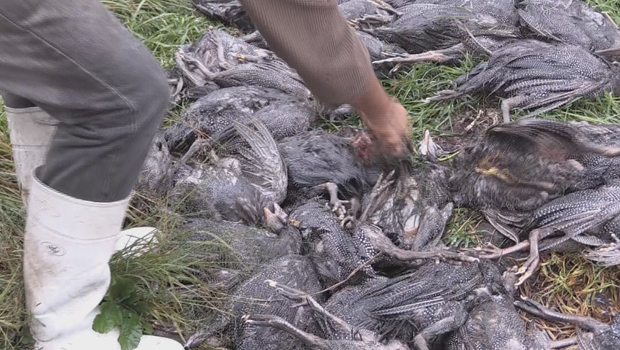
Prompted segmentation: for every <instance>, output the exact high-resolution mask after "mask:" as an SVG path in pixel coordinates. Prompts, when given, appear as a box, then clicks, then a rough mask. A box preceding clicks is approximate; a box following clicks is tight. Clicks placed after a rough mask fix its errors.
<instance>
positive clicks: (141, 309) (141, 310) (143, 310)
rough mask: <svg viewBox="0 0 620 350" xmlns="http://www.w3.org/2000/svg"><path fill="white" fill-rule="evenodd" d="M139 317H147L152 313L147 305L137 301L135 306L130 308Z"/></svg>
mask: <svg viewBox="0 0 620 350" xmlns="http://www.w3.org/2000/svg"><path fill="white" fill-rule="evenodd" d="M131 308H132V309H134V310H135V311H136V312H137V313H138V314H139V315H149V314H150V313H151V311H152V308H151V306H150V305H149V304H147V303H145V302H143V301H139V302H137V303H136V304H135V305H132V306H131Z"/></svg>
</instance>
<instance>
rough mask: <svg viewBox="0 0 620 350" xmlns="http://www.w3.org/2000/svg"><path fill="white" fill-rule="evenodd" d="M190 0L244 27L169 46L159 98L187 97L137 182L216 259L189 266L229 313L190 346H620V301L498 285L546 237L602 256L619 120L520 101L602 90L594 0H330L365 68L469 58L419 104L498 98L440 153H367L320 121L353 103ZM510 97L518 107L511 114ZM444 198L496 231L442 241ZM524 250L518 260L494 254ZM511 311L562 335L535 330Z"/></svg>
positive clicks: (213, 3) (613, 194) (531, 267)
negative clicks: (485, 122)
mask: <svg viewBox="0 0 620 350" xmlns="http://www.w3.org/2000/svg"><path fill="white" fill-rule="evenodd" d="M194 3H195V5H196V7H197V8H198V9H199V10H200V11H201V12H202V13H204V14H205V15H206V16H208V17H209V18H212V19H215V20H219V21H221V22H224V23H225V24H227V25H229V26H233V27H236V28H237V29H238V30H240V31H242V32H243V35H242V36H233V35H231V34H230V33H228V32H227V31H225V30H222V29H213V28H211V29H209V30H208V31H207V32H206V33H205V34H204V36H203V37H202V38H201V39H200V40H199V41H197V42H196V43H194V44H192V45H183V46H181V47H180V48H179V50H178V52H177V54H176V63H177V64H176V67H175V69H173V70H171V71H170V83H171V92H172V98H173V101H172V103H175V104H176V103H184V104H187V105H188V107H187V108H185V109H184V110H183V111H182V113H181V115H180V118H179V120H178V121H176V122H175V123H174V124H173V125H172V126H170V127H168V128H166V129H165V130H162V131H161V133H159V134H158V135H157V136H156V139H155V142H154V143H153V147H152V149H151V151H150V153H149V155H148V157H147V161H146V163H145V165H144V170H143V172H142V174H141V177H140V180H139V182H138V184H137V186H136V189H137V190H138V191H142V192H144V193H148V194H149V195H151V196H159V197H161V198H166V203H167V205H168V206H169V210H171V211H173V212H175V213H178V214H180V215H181V216H182V217H184V221H183V224H182V226H181V231H183V232H185V233H187V234H186V235H183V238H182V239H179V240H178V244H180V245H183V246H184V249H187V251H188V252H190V253H191V254H195V255H196V256H197V257H203V256H204V259H214V260H217V261H222V260H226V261H227V263H229V265H227V266H228V267H227V268H226V269H217V270H216V271H204V273H203V274H201V276H200V277H201V278H203V279H204V281H206V282H207V283H209V284H211V285H213V286H218V287H219V288H222V289H223V290H224V292H225V293H226V294H227V295H229V298H228V301H227V308H224V309H225V310H227V312H226V313H223V314H222V315H221V316H219V318H218V319H217V320H216V321H214V322H212V323H210V324H209V325H205V327H204V329H203V330H202V331H201V332H199V333H197V334H196V335H195V336H193V337H191V338H190V339H189V341H188V342H187V344H186V346H187V347H188V348H193V347H196V346H198V345H200V344H202V343H205V342H207V343H213V342H216V341H215V340H214V339H218V341H217V343H218V344H219V346H222V347H225V348H230V349H335V350H340V349H385V350H387V349H419V350H422V349H476V350H479V349H551V348H562V347H566V346H571V345H576V346H578V347H579V348H580V349H620V316H616V317H615V318H614V321H613V322H612V323H611V324H606V323H603V322H600V321H597V320H594V319H592V318H588V317H581V316H575V315H566V314H560V313H558V312H555V311H553V310H550V309H547V308H545V307H543V306H542V305H540V304H538V303H537V302H535V301H533V300H530V299H527V298H520V297H518V296H517V295H516V294H517V290H518V289H519V286H520V285H521V284H522V283H523V282H524V281H525V280H527V279H528V278H530V277H531V276H532V275H533V274H535V273H536V271H537V267H538V265H539V262H540V256H541V254H544V253H548V252H551V251H560V250H561V251H577V252H582V253H583V256H584V258H586V259H589V260H591V261H595V262H597V263H600V264H603V265H607V266H611V265H617V264H620V241H619V240H618V238H617V235H618V234H619V233H620V125H613V124H594V123H588V122H559V121H552V120H547V119H542V118H540V117H538V116H537V115H538V114H540V113H542V112H546V111H550V110H552V109H555V108H557V107H560V106H563V105H566V104H568V103H571V102H573V101H575V100H578V99H580V98H593V97H596V96H601V95H602V94H604V93H608V92H609V93H612V94H614V93H616V91H620V90H618V89H619V88H620V80H619V78H620V75H619V74H620V71H619V68H618V67H617V66H616V64H615V62H614V57H615V55H616V54H620V31H619V30H618V29H617V28H616V26H615V24H614V23H613V22H612V21H611V19H610V18H609V17H608V16H606V15H605V14H603V13H602V12H600V11H599V10H596V9H594V8H593V7H591V6H590V5H587V4H586V3H584V2H582V1H578V0H565V1H557V0H523V1H513V0H498V1H489V0H486V1H485V0H458V1H454V0H444V1H442V0H426V1H410V0H386V1H381V0H376V1H367V0H350V1H339V2H338V3H339V7H340V9H341V11H342V13H343V15H344V17H345V18H346V19H347V20H348V22H349V23H350V25H351V26H352V27H353V28H355V30H356V31H357V33H358V34H359V37H360V40H362V41H363V42H364V43H365V44H366V46H367V48H368V50H369V52H370V56H371V59H372V61H373V66H374V67H375V69H376V73H377V75H378V76H386V75H390V74H393V72H394V71H395V70H396V69H398V68H399V67H402V66H403V65H409V64H416V63H419V62H435V64H444V65H451V64H455V63H458V62H459V61H461V60H463V59H465V58H466V57H473V58H474V59H476V60H478V61H479V63H478V64H477V65H476V66H475V67H474V68H473V69H472V70H471V71H470V72H469V73H467V74H465V75H463V76H462V77H460V78H458V79H457V81H456V83H457V87H456V88H455V89H454V90H450V91H437V93H436V95H434V96H428V99H427V102H428V103H442V102H439V101H440V100H445V99H452V98H457V97H459V96H462V95H466V94H478V93H483V92H486V93H490V94H491V95H497V96H498V97H501V98H503V100H502V104H501V110H502V113H503V117H504V122H503V123H500V124H498V125H494V126H491V127H488V128H487V129H486V130H484V131H483V132H482V133H481V134H480V135H476V137H473V138H472V137H467V138H466V137H463V138H462V139H461V140H459V141H458V142H457V143H456V144H457V145H458V146H456V147H455V149H452V150H446V149H444V148H442V147H441V143H442V140H437V142H435V140H433V139H432V138H431V136H430V134H429V133H428V132H427V133H425V135H424V138H423V139H422V140H420V141H419V143H418V144H417V145H416V146H417V152H410V153H408V154H407V155H406V156H404V157H402V158H399V159H394V160H386V159H383V158H381V160H378V159H379V158H376V157H373V155H374V153H373V145H372V138H371V137H370V136H369V135H367V134H366V133H365V132H364V130H363V129H361V128H355V127H350V128H340V130H339V131H338V132H337V133H336V132H329V131H327V130H324V129H322V128H321V125H324V124H325V122H326V121H332V122H333V121H336V120H338V121H342V120H344V119H346V118H349V116H351V115H354V113H355V111H354V110H352V108H351V107H350V106H346V105H344V106H339V107H338V108H327V107H325V106H323V105H322V104H321V103H320V101H317V100H316V99H315V98H314V97H313V95H312V94H311V92H310V91H309V90H308V89H307V87H306V86H305V84H304V82H303V80H302V79H301V78H300V77H299V76H298V75H297V73H296V72H295V71H294V70H293V69H292V68H291V67H289V66H288V65H287V64H286V62H284V61H283V60H282V59H280V58H279V57H278V56H277V55H275V54H274V53H273V52H271V51H270V50H269V46H268V44H267V43H266V42H265V41H264V40H263V39H262V37H261V35H260V33H259V32H258V31H256V30H255V28H254V26H253V24H252V21H251V20H250V19H249V18H248V16H247V15H246V14H245V12H244V11H243V8H242V7H241V5H240V4H239V3H238V2H237V1H236V0H233V1H228V0H194ZM514 108H521V109H524V110H527V111H529V114H527V116H526V117H527V118H523V119H520V120H517V121H511V120H510V119H511V118H510V112H511V110H512V109H514ZM410 146H411V145H410ZM444 147H445V145H444ZM410 150H413V149H412V148H411V147H410ZM458 208H471V209H477V210H479V211H480V212H481V213H482V214H483V217H484V219H485V220H486V221H487V222H488V224H489V225H490V226H491V227H492V228H493V229H494V230H495V231H496V232H497V233H498V234H499V235H498V236H499V237H502V238H503V240H495V245H494V246H490V247H489V246H485V247H480V248H477V249H468V250H460V251H459V250H455V249H451V248H449V247H447V246H446V245H445V244H444V238H445V235H446V232H447V226H448V222H449V221H450V219H451V218H452V216H453V213H454V211H455V210H456V209H458ZM197 242H198V243H200V242H213V243H214V244H216V243H220V244H221V243H222V242H225V243H226V244H225V245H224V246H226V247H228V249H229V250H227V251H222V252H219V253H213V252H212V251H210V253H209V254H208V255H207V254H205V253H204V251H202V250H201V249H200V248H199V247H201V246H202V245H200V244H196V245H194V244H193V243H197ZM522 252H525V257H526V258H527V260H526V261H525V262H524V263H523V264H521V265H520V266H514V267H513V266H510V265H508V264H506V262H505V261H504V260H505V259H501V260H498V258H501V257H504V256H512V255H518V254H519V253H522ZM231 257H232V258H231ZM517 309H522V310H524V311H526V312H528V313H529V314H530V315H531V316H532V317H541V318H544V319H547V320H552V321H562V322H569V323H572V324H574V325H575V326H576V327H577V329H578V332H577V336H576V337H574V338H571V339H568V340H562V341H552V339H551V338H549V337H548V336H547V333H546V332H543V331H541V330H540V329H538V328H537V327H535V326H534V325H533V324H527V325H526V323H524V321H523V319H522V318H520V317H519V315H518V313H517ZM222 339H224V340H222Z"/></svg>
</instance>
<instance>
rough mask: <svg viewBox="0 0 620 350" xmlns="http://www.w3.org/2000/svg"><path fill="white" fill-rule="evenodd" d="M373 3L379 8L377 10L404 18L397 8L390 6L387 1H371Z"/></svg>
mask: <svg viewBox="0 0 620 350" xmlns="http://www.w3.org/2000/svg"><path fill="white" fill-rule="evenodd" d="M370 2H371V3H373V4H374V5H375V6H377V8H379V9H381V10H384V11H387V12H389V13H391V14H394V15H396V16H402V15H403V14H402V12H399V11H397V10H396V9H395V8H393V7H392V6H391V5H390V4H388V3H387V2H385V1H382V0H371V1H370Z"/></svg>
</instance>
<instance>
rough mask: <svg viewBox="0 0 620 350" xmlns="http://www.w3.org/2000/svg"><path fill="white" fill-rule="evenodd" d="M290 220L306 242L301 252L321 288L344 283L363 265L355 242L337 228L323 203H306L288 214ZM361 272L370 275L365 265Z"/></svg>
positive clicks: (335, 220)
mask: <svg viewBox="0 0 620 350" xmlns="http://www.w3.org/2000/svg"><path fill="white" fill-rule="evenodd" d="M290 219H292V220H294V222H295V224H296V225H297V227H298V228H299V230H300V232H301V234H302V237H303V238H304V242H305V243H306V244H305V253H306V254H307V255H308V256H310V258H311V259H312V262H313V263H314V265H315V266H316V269H317V272H318V274H319V278H320V279H321V283H322V285H323V286H324V287H325V288H327V287H330V286H332V285H333V284H336V283H338V282H342V281H344V280H345V279H346V278H347V277H348V276H349V274H351V272H353V270H355V269H356V268H358V267H360V266H361V265H362V264H363V262H364V261H363V259H362V254H361V248H360V246H359V244H358V242H356V241H355V239H354V238H353V237H351V235H350V234H348V233H347V232H345V231H344V229H343V228H342V227H341V226H340V221H339V220H338V218H337V217H336V216H335V214H334V213H333V212H332V210H331V208H330V206H329V205H328V202H327V201H324V200H319V199H317V200H310V201H307V202H305V203H304V204H302V205H300V206H299V207H297V208H296V209H295V210H293V211H292V212H291V213H290ZM364 271H365V272H366V273H367V274H373V273H374V271H373V270H372V268H370V267H369V266H367V267H366V268H364Z"/></svg>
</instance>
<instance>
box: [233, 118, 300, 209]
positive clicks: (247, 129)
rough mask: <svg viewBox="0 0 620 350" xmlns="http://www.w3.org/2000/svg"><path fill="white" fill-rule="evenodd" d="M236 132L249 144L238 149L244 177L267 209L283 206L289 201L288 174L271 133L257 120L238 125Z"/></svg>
mask: <svg viewBox="0 0 620 350" xmlns="http://www.w3.org/2000/svg"><path fill="white" fill-rule="evenodd" d="M234 128H235V130H236V131H237V132H238V133H239V134H240V135H241V137H242V138H243V139H244V140H245V141H246V142H247V143H248V144H249V147H241V148H240V149H239V153H240V156H241V159H240V160H241V170H242V173H243V176H244V177H245V178H246V179H248V180H249V181H250V182H251V183H252V185H253V186H254V187H255V188H256V189H257V190H258V191H259V192H260V193H261V195H262V197H263V198H261V199H262V202H263V203H264V205H265V206H269V205H270V204H272V203H274V202H275V203H278V204H281V203H282V202H283V201H284V199H285V198H286V193H287V192H286V188H287V186H288V173H287V169H286V165H285V163H284V159H283V158H282V156H281V155H280V152H279V150H278V146H277V144H276V142H275V140H274V139H273V137H272V136H271V133H270V132H269V130H268V129H267V128H266V127H265V125H264V124H263V123H262V122H261V121H259V120H257V119H252V121H251V122H250V123H248V124H242V123H239V122H236V121H235V122H234Z"/></svg>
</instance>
